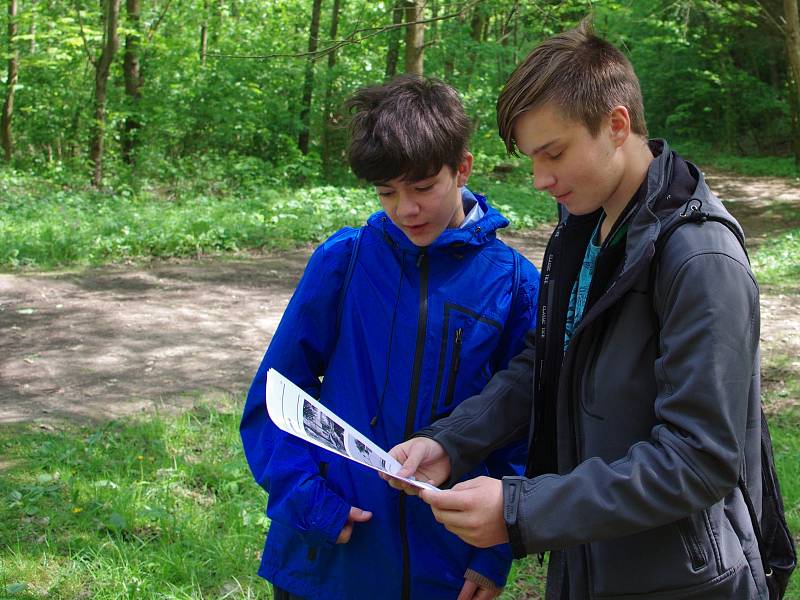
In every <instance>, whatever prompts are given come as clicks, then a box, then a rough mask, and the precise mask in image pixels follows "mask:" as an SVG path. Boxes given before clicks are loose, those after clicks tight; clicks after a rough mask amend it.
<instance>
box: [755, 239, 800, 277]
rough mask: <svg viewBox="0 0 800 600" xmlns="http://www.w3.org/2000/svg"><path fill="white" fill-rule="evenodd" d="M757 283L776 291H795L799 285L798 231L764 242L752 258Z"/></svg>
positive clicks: (799, 248)
mask: <svg viewBox="0 0 800 600" xmlns="http://www.w3.org/2000/svg"><path fill="white" fill-rule="evenodd" d="M752 261H753V270H754V271H755V272H756V275H757V276H758V282H759V283H760V284H763V285H768V286H770V287H772V288H774V289H775V290H776V291H791V290H792V289H794V290H795V291H797V289H798V285H800V229H793V230H791V231H786V232H784V233H782V234H779V235H777V236H776V237H773V238H772V239H770V240H768V241H766V242H764V243H763V244H762V245H761V246H760V247H759V248H758V250H757V251H756V252H755V253H754V255H753V257H752Z"/></svg>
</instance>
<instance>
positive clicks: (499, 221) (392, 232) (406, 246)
mask: <svg viewBox="0 0 800 600" xmlns="http://www.w3.org/2000/svg"><path fill="white" fill-rule="evenodd" d="M461 197H462V199H465V198H466V199H473V198H474V199H475V200H477V202H478V204H479V205H480V207H481V208H482V209H483V212H484V215H483V217H482V218H481V219H480V220H478V221H477V222H475V223H472V224H471V225H468V226H467V227H465V228H463V229H460V228H448V229H445V230H444V231H443V232H442V233H441V234H440V235H439V237H437V238H436V239H435V240H434V241H433V243H431V245H430V246H427V247H426V248H424V250H425V251H426V252H428V253H430V252H435V251H441V250H447V249H450V248H451V247H452V246H454V245H455V246H482V245H483V244H485V243H486V242H488V241H490V240H493V239H494V238H495V237H497V230H498V229H502V228H503V227H507V226H508V219H506V218H505V217H504V216H503V215H502V214H500V212H499V211H498V210H496V209H495V208H493V207H492V206H490V205H489V203H488V202H487V201H486V197H485V196H481V195H480V194H475V193H473V192H471V191H470V190H469V189H467V188H466V187H465V188H462V190H461ZM367 226H368V227H371V228H373V229H376V230H377V231H378V232H379V234H380V235H381V236H383V238H384V239H385V240H386V241H387V242H389V243H390V244H392V245H393V246H395V247H398V248H401V249H403V250H407V251H410V252H413V253H415V254H416V253H420V252H421V251H422V250H423V248H422V247H420V246H415V245H414V244H413V243H412V242H411V240H409V239H408V238H407V237H406V235H405V234H404V233H403V232H402V231H401V230H400V228H399V227H397V225H395V224H394V223H392V220H391V219H390V218H389V215H387V214H386V212H385V211H383V210H380V211H378V212H376V213H374V214H372V215H371V216H370V217H369V218H368V219H367Z"/></svg>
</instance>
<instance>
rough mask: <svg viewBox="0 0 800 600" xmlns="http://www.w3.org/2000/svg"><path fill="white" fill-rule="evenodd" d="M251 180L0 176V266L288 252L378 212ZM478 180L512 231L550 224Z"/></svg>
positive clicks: (310, 190)
mask: <svg viewBox="0 0 800 600" xmlns="http://www.w3.org/2000/svg"><path fill="white" fill-rule="evenodd" d="M247 181H248V182H249V183H248V184H247V185H246V186H235V185H233V184H231V183H230V182H225V181H224V180H223V181H222V182H219V181H218V182H213V181H205V182H203V181H200V182H195V183H187V182H186V181H181V182H178V183H174V184H171V185H170V186H167V187H163V186H155V185H153V186H150V187H143V188H142V189H140V190H133V189H131V188H129V187H125V186H120V187H117V188H115V189H111V190H103V191H96V190H92V189H89V188H82V187H80V186H77V185H76V184H74V182H66V183H64V184H59V183H57V182H55V181H54V180H52V179H43V178H38V177H35V176H33V175H29V174H28V175H21V174H16V173H13V172H12V173H9V172H3V171H0V198H2V200H1V201H0V269H3V270H13V269H18V268H38V269H48V268H55V267H64V266H75V265H77V266H80V265H96V264H103V263H109V262H120V261H128V260H140V259H149V258H152V257H156V258H165V257H181V256H198V255H201V254H215V253H221V252H236V251H240V250H251V249H267V250H274V249H284V248H289V247H292V246H298V245H302V244H306V243H316V242H320V241H321V240H323V239H325V238H326V237H327V236H328V235H330V234H331V233H333V232H334V231H336V230H337V229H339V228H341V227H344V226H346V225H358V224H361V223H363V222H364V220H365V219H366V217H367V216H368V215H370V214H371V213H372V212H374V211H376V210H378V208H379V203H378V200H377V196H376V195H375V193H374V191H373V190H372V189H371V188H369V187H367V186H362V187H334V186H312V187H300V188H293V189H276V188H274V187H265V186H262V185H259V184H258V182H253V181H252V180H247ZM473 183H474V185H475V188H474V189H475V190H476V191H478V192H481V193H488V195H489V196H490V199H491V200H492V201H493V202H494V203H496V204H497V205H498V207H500V208H501V210H503V211H504V212H506V213H508V216H509V217H511V218H512V220H513V221H514V226H515V227H532V226H535V225H538V224H539V223H542V222H545V221H547V220H549V219H552V218H553V215H554V209H553V207H552V202H550V201H546V200H542V199H541V198H537V196H536V195H535V194H533V193H532V192H533V190H532V188H531V186H530V184H529V183H528V182H526V181H525V180H524V179H523V180H519V178H518V179H517V180H515V181H508V182H506V181H499V180H496V179H492V178H491V177H486V176H484V177H478V178H476V179H475V181H474V182H473Z"/></svg>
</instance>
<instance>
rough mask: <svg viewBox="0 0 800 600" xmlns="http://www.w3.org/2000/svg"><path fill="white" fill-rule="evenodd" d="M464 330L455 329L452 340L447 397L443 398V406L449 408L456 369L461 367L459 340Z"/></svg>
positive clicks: (453, 389) (454, 386) (453, 392)
mask: <svg viewBox="0 0 800 600" xmlns="http://www.w3.org/2000/svg"><path fill="white" fill-rule="evenodd" d="M463 335H464V330H463V329H462V328H461V327H459V328H458V329H456V333H455V339H454V340H453V362H452V363H451V367H450V381H448V382H447V395H446V396H445V398H444V405H445V406H450V405H451V404H452V402H453V395H454V394H455V391H456V375H457V374H458V368H459V366H461V339H462V338H463Z"/></svg>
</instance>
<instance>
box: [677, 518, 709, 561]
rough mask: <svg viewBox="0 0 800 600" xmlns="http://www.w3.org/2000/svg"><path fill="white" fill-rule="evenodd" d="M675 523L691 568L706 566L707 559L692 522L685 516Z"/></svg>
mask: <svg viewBox="0 0 800 600" xmlns="http://www.w3.org/2000/svg"><path fill="white" fill-rule="evenodd" d="M677 525H678V533H680V535H681V539H682V540H683V544H684V546H686V551H687V553H688V554H689V560H691V561H692V568H693V569H694V570H695V571H697V570H699V569H702V568H703V567H705V566H706V563H707V562H708V559H707V558H706V553H705V552H704V551H703V547H702V546H701V545H700V540H698V539H697V533H695V530H694V527H692V522H691V521H690V520H689V518H686V519H681V520H680V521H678V523H677Z"/></svg>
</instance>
